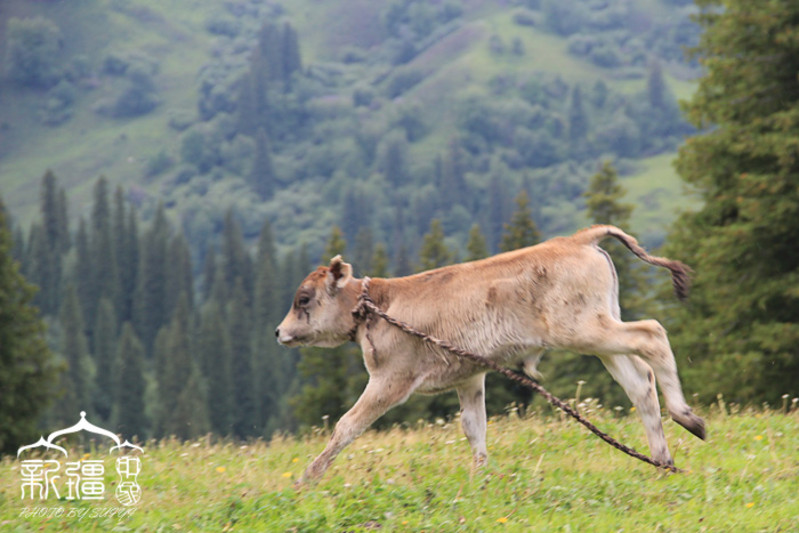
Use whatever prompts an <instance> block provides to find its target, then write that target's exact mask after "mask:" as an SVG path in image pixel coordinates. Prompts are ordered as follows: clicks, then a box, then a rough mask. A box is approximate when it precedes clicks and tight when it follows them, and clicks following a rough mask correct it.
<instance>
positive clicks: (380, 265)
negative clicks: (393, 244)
mask: <svg viewBox="0 0 799 533" xmlns="http://www.w3.org/2000/svg"><path fill="white" fill-rule="evenodd" d="M367 275H369V276H372V277H374V278H387V277H388V276H389V271H388V252H387V251H386V245H385V244H383V243H382V242H379V243H377V245H376V246H375V252H374V254H373V255H372V261H371V269H370V270H369V271H368V273H367Z"/></svg>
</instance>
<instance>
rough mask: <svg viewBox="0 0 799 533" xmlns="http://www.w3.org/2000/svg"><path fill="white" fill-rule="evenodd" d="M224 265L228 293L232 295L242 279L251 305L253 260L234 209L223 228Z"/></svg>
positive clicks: (228, 215) (229, 213) (227, 216)
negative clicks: (237, 283) (237, 282)
mask: <svg viewBox="0 0 799 533" xmlns="http://www.w3.org/2000/svg"><path fill="white" fill-rule="evenodd" d="M222 264H223V266H224V281H225V287H226V289H227V293H228V294H231V293H232V292H233V289H234V287H235V286H236V280H238V279H241V282H242V285H243V287H244V290H245V291H246V294H247V296H248V305H249V303H250V302H249V297H250V295H252V288H253V272H252V259H250V255H249V253H248V252H247V248H246V246H245V244H244V237H243V235H242V233H241V226H239V223H238V222H237V221H236V218H235V217H234V215H233V210H232V209H229V210H228V212H227V214H226V215H225V222H224V226H223V227H222Z"/></svg>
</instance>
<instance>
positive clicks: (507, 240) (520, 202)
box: [499, 191, 541, 252]
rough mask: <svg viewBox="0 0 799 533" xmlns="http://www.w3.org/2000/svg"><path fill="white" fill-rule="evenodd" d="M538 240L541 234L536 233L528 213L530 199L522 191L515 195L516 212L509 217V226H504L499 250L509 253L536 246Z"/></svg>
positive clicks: (535, 227) (530, 213)
mask: <svg viewBox="0 0 799 533" xmlns="http://www.w3.org/2000/svg"><path fill="white" fill-rule="evenodd" d="M540 240H541V234H540V233H539V232H538V226H536V224H535V222H534V221H533V215H532V212H531V211H530V199H529V197H528V196H527V192H526V191H522V192H520V193H519V194H518V195H516V211H514V213H513V216H512V217H511V220H510V224H505V232H504V234H503V235H502V242H501V243H500V244H499V249H500V250H502V251H503V252H509V251H511V250H517V249H519V248H524V247H526V246H532V245H534V244H538V242H539V241H540Z"/></svg>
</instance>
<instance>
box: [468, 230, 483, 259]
mask: <svg viewBox="0 0 799 533" xmlns="http://www.w3.org/2000/svg"><path fill="white" fill-rule="evenodd" d="M466 252H467V254H468V255H467V256H466V260H467V261H476V260H478V259H483V258H484V257H488V247H487V246H486V239H485V237H483V234H482V232H481V231H480V225H479V224H474V225H473V226H472V229H470V230H469V241H468V242H467V243H466Z"/></svg>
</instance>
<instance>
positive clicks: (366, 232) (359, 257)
mask: <svg viewBox="0 0 799 533" xmlns="http://www.w3.org/2000/svg"><path fill="white" fill-rule="evenodd" d="M352 256H353V257H352V262H353V266H354V267H355V272H356V275H362V274H363V273H364V272H369V271H371V270H372V258H373V257H374V242H373V239H372V230H370V229H369V228H367V227H364V228H361V229H360V230H359V231H358V234H357V235H356V236H355V247H354V249H353V251H352Z"/></svg>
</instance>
